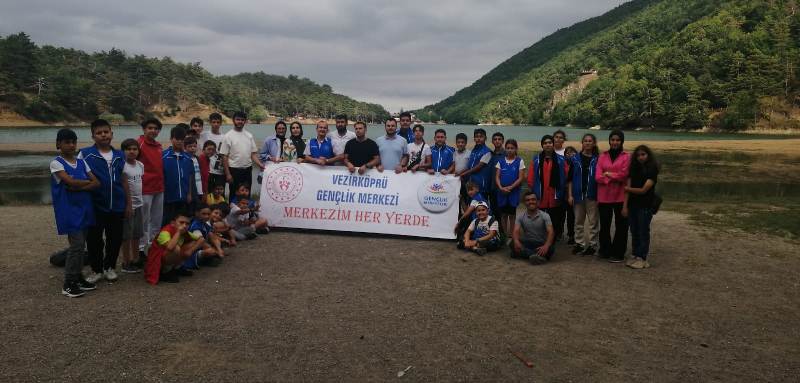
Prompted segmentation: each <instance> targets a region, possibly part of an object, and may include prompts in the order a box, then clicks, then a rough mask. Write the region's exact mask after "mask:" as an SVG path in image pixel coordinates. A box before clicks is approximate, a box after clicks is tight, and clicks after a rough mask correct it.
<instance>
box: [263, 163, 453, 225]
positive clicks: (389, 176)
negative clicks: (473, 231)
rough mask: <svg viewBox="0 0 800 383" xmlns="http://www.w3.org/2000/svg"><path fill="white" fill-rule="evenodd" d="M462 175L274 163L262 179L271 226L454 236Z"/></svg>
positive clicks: (265, 206)
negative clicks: (351, 170)
mask: <svg viewBox="0 0 800 383" xmlns="http://www.w3.org/2000/svg"><path fill="white" fill-rule="evenodd" d="M460 187H461V181H460V180H459V179H458V177H453V176H442V175H440V174H437V175H429V174H427V173H425V172H416V173H411V172H407V173H401V174H395V173H394V171H393V170H388V169H387V170H385V171H384V172H383V173H380V172H378V171H377V170H374V169H372V170H368V171H367V172H366V173H364V175H359V174H358V172H355V173H353V174H350V172H348V171H347V168H346V167H341V166H325V167H323V166H319V165H312V164H296V163H288V162H287V163H278V164H274V163H271V164H269V165H267V168H266V169H265V170H264V175H263V180H262V182H261V211H260V214H261V216H262V217H266V218H267V220H268V221H269V224H270V226H277V227H293V228H303V229H320V230H336V231H355V232H365V233H383V234H395V235H408V236H416V237H427V238H444V239H453V238H455V235H454V234H453V227H454V226H455V224H456V222H457V221H458V196H459V189H460Z"/></svg>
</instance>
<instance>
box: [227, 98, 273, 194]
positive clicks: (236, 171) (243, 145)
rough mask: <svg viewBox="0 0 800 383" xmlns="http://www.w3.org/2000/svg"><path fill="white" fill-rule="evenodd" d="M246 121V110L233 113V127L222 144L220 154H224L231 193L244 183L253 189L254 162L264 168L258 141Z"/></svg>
mask: <svg viewBox="0 0 800 383" xmlns="http://www.w3.org/2000/svg"><path fill="white" fill-rule="evenodd" d="M246 122H247V115H246V114H245V113H244V112H236V113H235V114H234V115H233V129H231V130H230V131H228V133H225V136H224V137H223V138H222V143H221V144H220V149H219V154H221V155H222V164H223V166H224V169H225V179H226V181H227V182H228V184H229V185H228V190H229V191H231V193H233V191H235V190H236V189H238V188H239V185H242V184H244V185H247V187H248V188H249V189H250V190H253V188H252V184H253V163H255V164H256V165H257V166H258V167H259V168H260V169H261V170H264V164H262V163H261V160H259V158H258V147H257V146H256V141H255V139H253V135H252V134H251V133H250V132H248V131H247V130H245V129H244V124H245V123H246Z"/></svg>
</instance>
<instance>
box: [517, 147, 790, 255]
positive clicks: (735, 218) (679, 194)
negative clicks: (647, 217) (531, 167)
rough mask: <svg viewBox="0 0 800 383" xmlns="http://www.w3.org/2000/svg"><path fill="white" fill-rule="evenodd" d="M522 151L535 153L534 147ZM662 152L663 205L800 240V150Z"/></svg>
mask: <svg viewBox="0 0 800 383" xmlns="http://www.w3.org/2000/svg"><path fill="white" fill-rule="evenodd" d="M657 145H658V144H656V145H654V146H657ZM627 147H628V148H629V149H632V148H633V147H634V146H627ZM522 153H523V155H524V156H525V158H530V157H531V155H532V154H533V151H530V150H524V151H523V152H522ZM656 156H657V157H658V159H659V161H660V162H661V165H662V170H661V174H660V175H659V184H658V186H657V191H658V193H659V194H661V196H662V197H663V198H664V205H663V209H665V210H674V211H678V212H682V213H686V214H688V215H689V216H690V217H691V218H692V220H693V221H695V222H697V223H700V224H702V225H707V226H711V227H714V228H716V229H719V230H744V231H747V232H751V233H764V234H771V235H776V236H779V237H783V238H787V239H791V240H798V239H800V155H798V154H797V153H794V152H790V151H786V152H785V153H782V152H781V151H772V150H768V148H765V147H764V146H759V147H757V148H753V150H750V151H744V150H725V149H724V148H719V147H717V148H713V149H700V148H691V147H689V148H686V147H677V148H675V147H673V148H669V149H666V148H664V149H660V150H659V149H658V148H656Z"/></svg>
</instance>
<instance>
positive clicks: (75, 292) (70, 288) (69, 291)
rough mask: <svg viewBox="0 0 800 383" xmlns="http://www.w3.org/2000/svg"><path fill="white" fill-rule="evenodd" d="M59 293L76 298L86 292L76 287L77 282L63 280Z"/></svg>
mask: <svg viewBox="0 0 800 383" xmlns="http://www.w3.org/2000/svg"><path fill="white" fill-rule="evenodd" d="M61 294H64V295H65V296H67V297H68V298H77V297H82V296H84V295H85V294H86V292H84V291H83V290H81V289H80V287H78V283H77V282H65V283H64V287H63V288H62V289H61Z"/></svg>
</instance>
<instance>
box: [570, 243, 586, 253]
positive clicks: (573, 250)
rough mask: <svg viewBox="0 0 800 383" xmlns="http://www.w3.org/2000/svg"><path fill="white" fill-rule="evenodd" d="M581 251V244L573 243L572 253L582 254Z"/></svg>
mask: <svg viewBox="0 0 800 383" xmlns="http://www.w3.org/2000/svg"><path fill="white" fill-rule="evenodd" d="M583 251H584V249H583V246H581V245H575V247H573V248H572V254H581V255H583Z"/></svg>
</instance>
